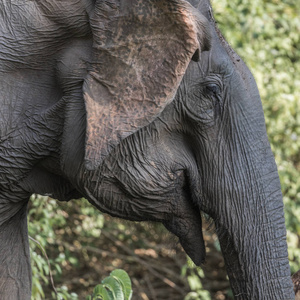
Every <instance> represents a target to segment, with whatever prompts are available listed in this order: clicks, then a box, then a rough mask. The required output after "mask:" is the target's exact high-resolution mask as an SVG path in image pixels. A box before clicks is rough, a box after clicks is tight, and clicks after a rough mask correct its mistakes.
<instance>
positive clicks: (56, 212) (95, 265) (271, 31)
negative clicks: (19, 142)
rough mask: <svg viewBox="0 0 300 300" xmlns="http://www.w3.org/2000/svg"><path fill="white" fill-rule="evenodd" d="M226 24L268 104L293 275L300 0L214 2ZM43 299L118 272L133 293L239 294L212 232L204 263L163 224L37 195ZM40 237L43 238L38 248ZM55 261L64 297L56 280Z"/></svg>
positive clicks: (77, 295) (299, 178)
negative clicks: (116, 216)
mask: <svg viewBox="0 0 300 300" xmlns="http://www.w3.org/2000/svg"><path fill="white" fill-rule="evenodd" d="M212 4H213V8H214V14H215V18H216V21H217V23H218V26H219V28H220V29H221V31H222V33H223V34H224V35H225V37H226V39H227V41H228V42H229V43H230V44H231V45H232V47H233V48H234V49H235V50H236V51H237V53H238V54H239V55H240V56H241V57H242V58H243V59H244V60H245V61H246V63H247V64H248V66H249V67H250V69H251V70H252V72H253V74H254V76H255V78H256V81H257V84H258V87H259V90H260V93H261V97H262V101H263V106H264V111H265V118H266V124H267V131H268V135H269V139H270V142H271V145H272V150H273V152H274V155H275V158H276V161H277V165H278V170H279V175H280V179H281V184H282V191H283V196H284V204H285V216H286V225H287V240H288V247H289V260H290V266H291V272H292V273H294V272H295V271H297V270H298V269H300V247H299V246H300V109H299V107H300V34H299V33H300V18H299V16H300V11H299V10H300V5H299V1H298V0H280V1H279V0H272V1H265V0H252V1H248V0H214V1H213V3H212ZM28 218H29V225H28V226H29V234H30V236H31V237H32V238H33V239H34V240H35V241H33V240H30V246H31V257H32V271H33V296H32V299H33V300H39V299H68V300H69V299H70V300H72V299H85V296H86V295H88V294H91V292H92V289H93V287H94V286H95V285H96V284H98V283H100V282H101V279H103V278H104V277H106V276H107V275H108V274H109V273H110V272H111V271H112V270H113V269H116V268H123V269H125V270H126V271H127V272H128V273H129V275H130V276H131V279H132V282H133V299H144V300H147V299H154V300H155V299H159V300H162V299H174V300H176V299H185V300H192V299H204V300H208V299H219V300H222V299H231V297H232V295H231V292H230V288H229V284H228V280H227V277H226V272H225V270H224V262H223V259H222V256H221V254H220V249H219V245H218V241H217V238H216V236H215V234H214V232H213V230H212V229H207V230H205V241H206V246H207V261H206V264H205V265H204V266H203V268H202V269H201V268H195V267H194V266H193V265H192V263H191V262H190V261H189V260H188V259H187V258H186V256H185V254H184V253H183V252H182V250H181V248H180V246H179V245H178V243H177V242H176V241H175V240H174V239H173V237H172V236H170V235H169V234H168V233H167V232H166V230H165V229H164V228H163V227H162V226H161V225H159V224H152V225H148V224H144V223H137V224H136V223H129V222H124V221H121V220H116V219H112V218H110V217H109V216H104V215H102V214H100V213H99V212H98V211H96V210H95V209H94V208H93V207H92V206H90V205H89V204H88V202H87V201H86V200H84V199H81V200H77V201H71V202H69V203H59V202H57V201H55V200H53V199H50V198H48V197H41V196H37V195H34V196H33V197H32V199H31V202H30V207H29V215H28ZM37 242H38V243H39V244H37ZM41 246H42V247H44V248H45V250H46V253H47V255H48V257H49V261H50V265H51V269H52V273H53V278H54V282H55V286H56V289H57V292H58V295H59V296H57V295H56V294H55V293H54V292H53V288H52V285H51V282H50V279H49V272H50V269H49V265H48V262H47V259H46V258H45V255H44V254H43V251H42V250H41Z"/></svg>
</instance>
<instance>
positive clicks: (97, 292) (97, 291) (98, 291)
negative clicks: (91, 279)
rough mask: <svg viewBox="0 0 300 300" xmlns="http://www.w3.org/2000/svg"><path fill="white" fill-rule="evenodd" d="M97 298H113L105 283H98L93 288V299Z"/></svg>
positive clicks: (108, 299) (104, 299) (107, 299)
mask: <svg viewBox="0 0 300 300" xmlns="http://www.w3.org/2000/svg"><path fill="white" fill-rule="evenodd" d="M96 299H103V300H113V299H114V298H113V295H112V293H110V292H109V291H107V289H106V288H105V286H104V285H103V284H98V285H96V287H95V288H94V290H93V297H92V298H91V300H96Z"/></svg>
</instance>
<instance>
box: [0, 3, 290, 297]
mask: <svg viewBox="0 0 300 300" xmlns="http://www.w3.org/2000/svg"><path fill="white" fill-rule="evenodd" d="M0 12H1V18H0V32H1V34H0V78H1V80H0V85H1V88H0V101H1V102H0V103H1V107H0V116H1V118H0V241H1V243H0V295H1V299H3V300H16V299H19V300H28V299H30V295H31V269H30V254H29V246H28V232H27V216H26V212H27V204H28V201H29V197H30V195H32V194H33V193H38V194H42V195H49V196H51V197H53V198H55V199H58V200H60V201H69V200H71V199H76V198H81V197H85V198H87V199H88V200H89V202H90V203H91V204H93V205H94V206H95V207H96V208H97V209H99V210H100V211H101V212H103V213H107V214H109V215H111V216H114V217H118V218H123V219H127V220H131V221H150V222H160V223H162V224H163V225H164V226H165V227H166V228H167V229H168V230H169V231H170V232H171V233H173V234H174V235H175V236H177V237H178V239H179V241H180V243H181V245H182V247H183V249H184V250H185V251H186V253H187V254H188V255H189V256H190V258H191V259H192V260H193V261H194V263H195V264H196V265H201V264H202V263H203V262H204V260H205V246H204V241H203V237H202V217H201V214H202V213H205V214H207V215H208V216H210V217H211V218H212V219H213V220H214V223H215V226H216V232H217V234H218V238H219V241H220V246H221V250H222V253H223V255H224V258H225V264H226V269H227V272H228V277H229V280H230V284H231V287H232V291H233V294H234V296H235V299H243V300H245V299H256V300H257V299H272V300H274V299H294V297H295V296H294V293H293V285H292V281H291V278H290V269H289V262H288V255H287V244H286V228H285V223H284V213H283V202H282V194H281V188H280V182H279V177H278V172H277V167H276V164H275V160H274V157H273V154H272V152H271V148H270V144H269V142H268V137H267V133H266V128H265V120H264V115H263V109H262V104H261V99H260V95H259V92H258V89H257V86H256V82H255V80H254V78H253V75H252V74H251V72H250V71H249V69H248V68H247V66H246V65H245V63H244V62H243V60H242V59H241V58H240V57H239V56H238V55H237V54H236V53H235V52H234V50H233V49H232V48H231V47H230V45H229V44H228V43H227V42H226V40H225V38H224V37H223V36H222V34H221V33H220V31H219V29H218V28H217V25H216V23H215V21H214V17H213V12H212V8H211V4H210V2H209V0H188V1H187V0H147V1H145V0H2V1H1V2H0Z"/></svg>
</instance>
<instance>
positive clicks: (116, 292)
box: [102, 277, 124, 300]
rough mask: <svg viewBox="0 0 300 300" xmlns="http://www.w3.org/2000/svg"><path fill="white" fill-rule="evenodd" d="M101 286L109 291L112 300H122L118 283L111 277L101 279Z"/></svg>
mask: <svg viewBox="0 0 300 300" xmlns="http://www.w3.org/2000/svg"><path fill="white" fill-rule="evenodd" d="M102 284H103V285H104V286H105V287H106V288H108V289H109V290H110V291H111V293H112V294H113V299H114V300H124V294H123V291H122V286H121V284H120V283H119V281H117V280H116V279H114V278H113V277H106V278H104V279H103V281H102Z"/></svg>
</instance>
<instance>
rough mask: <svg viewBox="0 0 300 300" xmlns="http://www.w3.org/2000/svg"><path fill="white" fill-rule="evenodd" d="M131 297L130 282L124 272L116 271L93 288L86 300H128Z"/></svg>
mask: <svg viewBox="0 0 300 300" xmlns="http://www.w3.org/2000/svg"><path fill="white" fill-rule="evenodd" d="M131 297H132V288H131V280H130V278H129V276H128V274H127V273H126V272H125V271H124V270H120V269H117V270H114V271H112V272H111V273H110V276H108V277H106V278H104V279H103V280H102V283H101V284H98V285H97V286H96V287H95V288H94V290H93V294H92V295H91V296H88V297H87V300H100V299H103V300H130V299H131Z"/></svg>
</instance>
